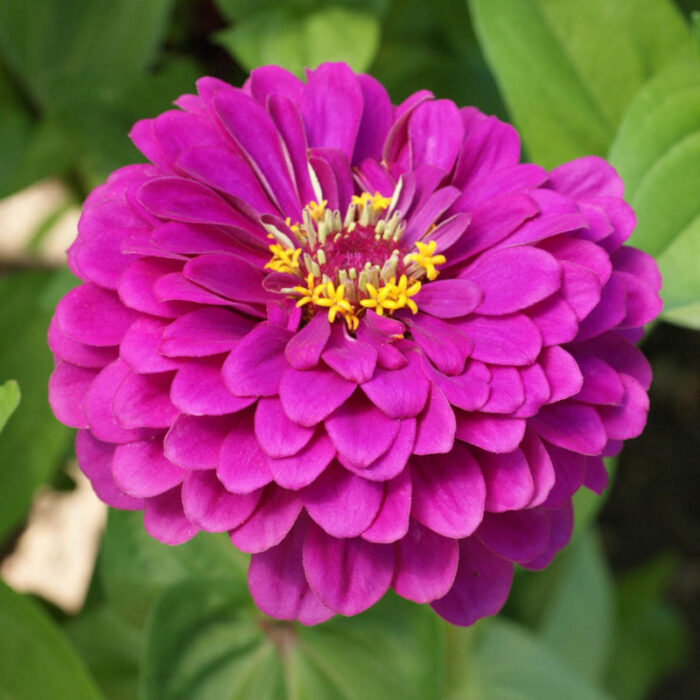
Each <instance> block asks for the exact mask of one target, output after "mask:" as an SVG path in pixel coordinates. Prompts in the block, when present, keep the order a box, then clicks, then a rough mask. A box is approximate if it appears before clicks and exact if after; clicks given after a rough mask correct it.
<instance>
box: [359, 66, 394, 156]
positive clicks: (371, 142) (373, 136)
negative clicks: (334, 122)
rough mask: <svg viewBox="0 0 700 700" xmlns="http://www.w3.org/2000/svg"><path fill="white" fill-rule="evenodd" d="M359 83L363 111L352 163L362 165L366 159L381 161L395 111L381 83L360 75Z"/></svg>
mask: <svg viewBox="0 0 700 700" xmlns="http://www.w3.org/2000/svg"><path fill="white" fill-rule="evenodd" d="M357 81H358V83H359V84H360V89H361V90H362V98H363V99H362V102H363V110H362V118H361V120H360V126H359V129H358V131H357V139H356V141H355V150H354V152H353V155H352V162H353V163H361V162H362V161H363V160H365V158H374V159H376V160H380V159H381V157H382V146H383V145H384V141H385V140H386V137H387V134H388V133H389V128H390V127H391V123H392V119H393V111H394V109H393V107H392V106H391V100H390V99H389V95H388V93H387V91H386V89H385V88H384V86H383V85H382V84H381V83H380V82H379V81H377V80H375V79H374V78H372V77H371V76H369V75H358V76H357Z"/></svg>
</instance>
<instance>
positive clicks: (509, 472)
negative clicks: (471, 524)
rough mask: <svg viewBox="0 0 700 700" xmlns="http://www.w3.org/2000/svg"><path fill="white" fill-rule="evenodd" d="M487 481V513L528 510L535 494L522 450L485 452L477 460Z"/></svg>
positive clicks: (528, 467) (528, 466)
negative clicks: (526, 508) (496, 452)
mask: <svg viewBox="0 0 700 700" xmlns="http://www.w3.org/2000/svg"><path fill="white" fill-rule="evenodd" d="M477 459H478V461H479V466H480V467H481V471H482V472H483V474H484V480H485V481H486V510H487V511H488V512H490V513H503V512H504V511H507V510H520V509H521V508H525V507H526V506H527V505H528V504H529V503H530V502H531V501H532V499H533V497H534V495H535V484H534V481H533V479H532V474H531V473H530V465H529V464H528V462H527V460H526V459H525V455H524V454H523V452H522V450H513V452H509V453H507V454H494V453H493V452H481V453H479V454H478V457H477Z"/></svg>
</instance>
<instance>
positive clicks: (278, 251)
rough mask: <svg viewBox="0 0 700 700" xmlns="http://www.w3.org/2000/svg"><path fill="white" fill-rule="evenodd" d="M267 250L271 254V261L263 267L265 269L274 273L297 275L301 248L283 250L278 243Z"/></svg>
mask: <svg viewBox="0 0 700 700" xmlns="http://www.w3.org/2000/svg"><path fill="white" fill-rule="evenodd" d="M269 248H270V252H271V253H272V260H270V261H269V262H268V263H267V264H266V265H265V267H266V268H268V269H270V270H274V271H275V272H290V273H291V274H296V273H297V271H298V270H299V256H300V255H301V248H283V247H282V246H281V245H280V244H279V243H275V244H274V245H271V246H269Z"/></svg>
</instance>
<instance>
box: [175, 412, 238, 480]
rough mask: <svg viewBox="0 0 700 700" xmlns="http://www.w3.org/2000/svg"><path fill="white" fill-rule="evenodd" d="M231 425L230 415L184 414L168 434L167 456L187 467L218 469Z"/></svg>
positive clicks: (179, 464) (180, 465)
mask: <svg viewBox="0 0 700 700" xmlns="http://www.w3.org/2000/svg"><path fill="white" fill-rule="evenodd" d="M230 425H231V419H230V418H229V417H228V416H201V417H194V416H180V417H179V418H178V419H177V420H176V421H175V422H174V423H173V425H172V427H171V428H170V430H169V431H168V433H167V435H166V436H165V440H164V442H163V450H164V453H165V456H166V457H167V458H168V460H170V461H171V462H172V463H173V464H177V465H178V466H179V467H182V468H183V469H215V468H216V465H217V463H218V461H219V451H220V450H221V445H222V444H223V441H224V438H225V437H226V435H227V433H228V429H229V427H230Z"/></svg>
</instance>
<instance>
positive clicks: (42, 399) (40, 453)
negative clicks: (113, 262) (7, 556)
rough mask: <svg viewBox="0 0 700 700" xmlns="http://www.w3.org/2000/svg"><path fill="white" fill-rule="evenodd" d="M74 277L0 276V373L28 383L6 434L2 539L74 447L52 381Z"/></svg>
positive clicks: (1, 461) (1, 457)
mask: <svg viewBox="0 0 700 700" xmlns="http://www.w3.org/2000/svg"><path fill="white" fill-rule="evenodd" d="M73 283H74V282H73V278H71V277H70V276H67V275H65V274H63V273H59V274H58V276H57V275H56V274H54V273H51V272H47V271H39V270H36V271H29V272H13V273H7V274H5V275H4V276H2V277H0V299H2V303H0V377H13V378H14V379H16V380H17V381H18V382H19V385H20V386H21V387H22V403H21V404H20V406H19V407H18V408H17V410H16V412H15V414H14V415H13V417H12V420H11V421H10V422H9V423H8V424H7V426H6V427H5V430H4V431H3V432H2V435H0V539H2V538H3V536H4V535H6V534H7V533H8V531H9V530H10V529H11V528H12V527H15V526H16V525H18V524H19V522H20V521H21V520H22V517H23V516H24V514H25V512H26V510H27V508H28V507H29V503H30V501H31V498H32V495H33V494H34V491H35V490H36V488H37V487H38V486H39V485H40V484H42V483H43V482H44V481H46V480H47V479H48V478H49V477H50V476H51V474H52V473H53V472H54V471H55V470H56V468H57V467H58V466H59V465H60V464H61V462H62V460H63V458H64V457H65V456H66V455H67V454H68V451H69V449H70V441H71V434H72V431H70V430H69V429H68V428H66V427H64V426H63V425H61V424H60V423H59V422H58V421H57V420H56V419H55V418H54V417H53V414H52V413H51V409H50V407H49V404H48V401H47V384H48V380H49V375H50V373H51V370H52V369H53V362H52V359H51V352H50V351H49V349H48V346H47V344H46V329H47V327H48V325H49V320H50V319H51V315H52V313H53V308H54V306H55V304H56V302H57V301H58V299H59V298H60V297H61V295H62V294H63V293H65V291H67V289H68V288H69V287H70V286H71V285H72V284H73Z"/></svg>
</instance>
